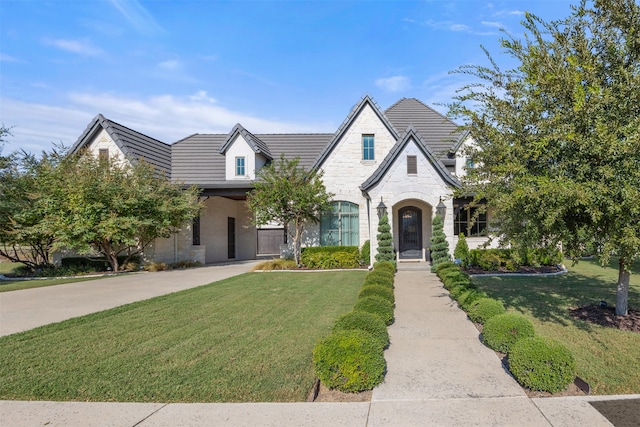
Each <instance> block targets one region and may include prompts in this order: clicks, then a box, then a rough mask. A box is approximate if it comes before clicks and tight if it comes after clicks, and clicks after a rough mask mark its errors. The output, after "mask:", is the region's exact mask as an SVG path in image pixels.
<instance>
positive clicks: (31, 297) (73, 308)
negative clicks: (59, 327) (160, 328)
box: [0, 261, 256, 336]
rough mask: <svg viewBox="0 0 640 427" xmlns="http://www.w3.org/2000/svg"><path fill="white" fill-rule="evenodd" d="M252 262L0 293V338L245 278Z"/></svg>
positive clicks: (134, 274)
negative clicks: (123, 306) (217, 282)
mask: <svg viewBox="0 0 640 427" xmlns="http://www.w3.org/2000/svg"><path fill="white" fill-rule="evenodd" d="M255 264H256V261H239V262H233V263H225V264H215V265H209V266H206V267H199V268H191V269H186V270H173V271H161V272H157V273H148V272H141V273H132V274H125V275H121V276H116V277H108V278H104V279H100V280H91V281H87V282H76V283H68V284H65V285H56V286H48V287H44V288H33V289H24V290H20V291H11V292H2V293H0V336H4V335H10V334H15V333H16V332H22V331H26V330H28V329H33V328H36V327H38V326H42V325H47V324H49V323H55V322H60V321H63V320H66V319H71V318H73V317H78V316H83V315H85V314H90V313H95V312H97V311H102V310H106V309H109V308H113V307H118V306H120V305H124V304H129V303H131V302H135V301H142V300H145V299H149V298H153V297H156V296H159V295H165V294H170V293H172V292H177V291H182V290H184V289H189V288H195V287H197V286H202V285H206V284H208V283H211V282H216V281H218V280H222V279H226V278H228V277H232V276H237V275H238V274H242V273H246V272H248V271H250V270H251V268H252V267H253V266H254V265H255Z"/></svg>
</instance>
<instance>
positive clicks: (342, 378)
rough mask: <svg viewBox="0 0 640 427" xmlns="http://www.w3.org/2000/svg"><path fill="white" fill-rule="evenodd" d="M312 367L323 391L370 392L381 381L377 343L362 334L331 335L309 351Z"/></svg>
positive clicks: (381, 363)
mask: <svg viewBox="0 0 640 427" xmlns="http://www.w3.org/2000/svg"><path fill="white" fill-rule="evenodd" d="M313 367H314V369H315V372H316V375H317V376H318V378H320V381H322V382H323V383H324V385H326V386H327V387H329V388H331V389H334V388H337V389H338V390H340V391H344V392H348V393H349V392H351V393H355V392H359V391H364V390H371V389H372V388H374V387H375V386H377V385H378V384H380V383H381V382H382V380H383V379H384V371H385V367H386V363H385V360H384V351H383V347H382V345H381V344H380V342H379V341H378V340H377V339H376V338H374V337H373V335H371V334H370V333H369V332H365V331H362V330H348V331H335V332H332V333H331V334H329V335H328V336H327V337H325V338H324V339H322V340H320V341H319V342H318V343H317V344H316V346H315V348H314V349H313Z"/></svg>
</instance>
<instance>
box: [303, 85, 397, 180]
mask: <svg viewBox="0 0 640 427" xmlns="http://www.w3.org/2000/svg"><path fill="white" fill-rule="evenodd" d="M367 105H368V106H370V107H371V109H372V110H373V111H374V112H375V113H376V115H377V116H378V118H379V119H380V121H381V122H382V123H383V124H384V126H385V127H386V128H387V129H388V130H389V132H390V133H391V135H393V138H394V139H396V140H397V139H398V132H397V131H396V130H395V129H394V127H393V125H392V124H391V122H389V120H388V119H387V117H386V116H385V115H384V114H383V113H382V110H381V109H380V107H378V104H376V102H375V101H374V100H373V99H372V98H371V97H369V95H365V96H364V97H363V98H362V99H361V100H360V101H359V102H358V103H357V104H356V105H355V106H354V107H353V108H352V109H351V112H350V113H349V115H348V116H347V118H346V119H345V120H344V121H343V122H342V124H341V125H340V127H338V130H337V131H336V133H335V134H334V135H333V138H332V139H331V142H330V143H329V144H328V145H327V146H326V148H325V149H324V151H323V152H322V153H321V154H320V156H319V157H318V158H317V159H316V161H315V163H314V165H313V167H314V168H319V167H320V166H322V164H323V163H324V161H325V160H327V157H329V155H330V154H331V152H332V151H333V149H334V148H335V147H336V145H338V142H339V141H340V139H341V138H342V136H343V135H344V134H345V133H346V132H347V130H349V127H350V126H351V124H352V123H353V122H354V121H355V120H356V119H357V118H358V115H360V113H361V112H362V110H363V109H364V108H365V106H367Z"/></svg>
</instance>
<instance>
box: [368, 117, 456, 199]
mask: <svg viewBox="0 0 640 427" xmlns="http://www.w3.org/2000/svg"><path fill="white" fill-rule="evenodd" d="M403 133H404V136H403V137H402V139H401V140H399V141H398V142H397V143H396V144H395V145H394V146H393V148H392V149H391V150H390V151H389V153H388V154H387V156H386V157H385V158H384V160H383V161H382V162H381V163H380V166H378V168H377V169H376V170H375V172H374V173H373V174H372V175H371V176H370V177H369V178H368V179H367V180H366V181H365V182H363V183H362V185H360V189H361V190H363V191H369V190H370V189H371V188H373V187H375V186H376V185H377V184H378V183H379V182H380V180H381V179H382V177H384V176H385V174H386V173H387V171H388V170H389V168H390V167H391V165H393V162H395V161H396V159H397V158H398V156H399V155H400V153H401V152H402V150H403V149H404V147H405V146H406V145H407V144H408V143H409V141H410V140H413V141H415V143H416V145H417V146H418V148H420V150H421V151H422V153H423V154H424V156H425V157H426V158H427V160H429V162H430V163H431V164H432V165H433V167H434V169H435V170H436V172H437V173H438V174H439V175H440V177H441V178H442V179H443V180H444V182H446V183H447V184H449V185H451V186H452V187H456V188H460V187H461V185H460V182H459V181H458V180H457V179H456V178H455V177H454V176H452V175H451V174H450V173H449V171H448V170H447V168H446V166H445V165H444V164H443V163H442V162H441V161H440V160H439V159H438V158H437V157H436V156H435V155H434V153H433V151H431V149H430V148H429V147H428V146H427V144H426V142H425V141H424V139H422V137H421V136H420V134H419V133H418V132H417V130H416V129H415V128H414V127H409V128H408V129H407V130H406V131H405V132H403Z"/></svg>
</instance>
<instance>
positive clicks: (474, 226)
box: [453, 204, 487, 237]
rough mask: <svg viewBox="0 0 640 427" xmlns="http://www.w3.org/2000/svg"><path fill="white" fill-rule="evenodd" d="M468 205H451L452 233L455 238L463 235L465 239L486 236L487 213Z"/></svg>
mask: <svg viewBox="0 0 640 427" xmlns="http://www.w3.org/2000/svg"><path fill="white" fill-rule="evenodd" d="M478 209H479V208H478V207H474V206H469V205H456V204H454V205H453V210H454V214H455V217H454V220H453V233H454V234H455V235H456V236H457V235H459V234H460V233H464V235H465V236H467V237H479V236H486V235H487V213H486V212H482V211H479V210H478Z"/></svg>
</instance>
